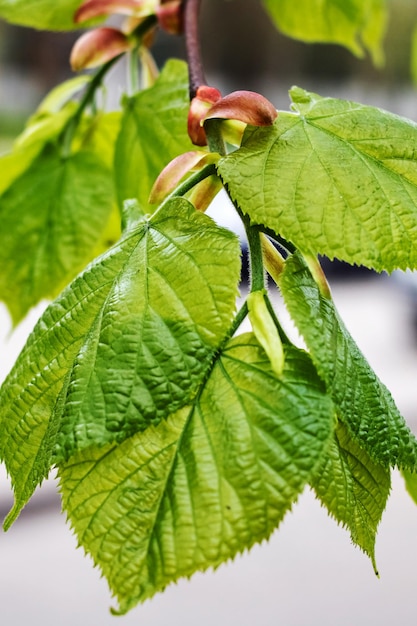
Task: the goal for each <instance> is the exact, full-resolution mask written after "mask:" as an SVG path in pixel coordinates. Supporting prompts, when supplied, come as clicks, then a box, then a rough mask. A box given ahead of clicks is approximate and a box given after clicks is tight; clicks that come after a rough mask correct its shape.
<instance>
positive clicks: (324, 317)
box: [280, 254, 417, 469]
mask: <svg viewBox="0 0 417 626" xmlns="http://www.w3.org/2000/svg"><path fill="white" fill-rule="evenodd" d="M280 288H281V290H282V294H283V296H284V300H285V303H286V305H287V308H288V310H289V312H290V314H291V316H292V318H293V320H294V322H295V323H296V325H297V327H298V329H299V330H300V332H301V334H302V335H303V337H304V340H305V342H306V344H307V347H308V349H309V351H310V353H311V356H312V359H313V362H314V364H315V366H316V368H317V371H318V373H319V375H320V376H321V377H322V379H323V380H324V381H325V382H326V385H327V387H328V390H329V393H330V394H331V396H332V398H333V401H334V402H335V404H336V406H337V407H338V414H339V417H340V419H341V421H342V422H343V423H344V424H345V425H346V426H347V428H348V429H349V432H350V433H351V435H352V436H353V437H354V438H355V439H356V441H357V442H358V443H359V445H360V446H362V447H363V448H365V450H366V452H367V453H368V454H369V456H370V457H371V458H372V459H374V460H375V461H376V462H377V463H378V462H379V463H381V464H383V465H384V466H385V467H388V466H390V465H398V466H399V467H405V468H409V469H413V468H415V467H416V466H417V441H416V439H415V437H414V436H413V434H412V433H411V431H410V429H409V428H408V427H407V425H406V423H405V422H404V419H403V417H402V416H401V415H400V413H399V412H398V409H397V407H396V406H395V403H394V401H393V399H392V397H391V394H390V393H389V391H388V390H387V389H386V387H385V386H384V385H383V384H382V383H381V381H380V380H379V379H378V378H377V376H376V374H375V373H374V371H373V370H372V368H371V367H370V365H369V364H368V362H367V361H366V359H365V357H364V356H363V355H362V353H361V352H360V350H359V348H358V347H357V345H356V344H355V342H354V341H353V339H352V337H351V336H350V334H349V332H348V331H347V329H346V327H345V326H344V324H343V322H342V320H341V319H340V317H339V314H338V311H337V309H336V307H335V305H334V303H333V301H332V299H331V297H330V295H326V294H323V293H321V291H320V288H319V285H318V284H316V282H315V281H314V279H313V277H312V275H311V273H310V271H309V269H308V267H307V265H306V263H305V261H304V259H303V258H302V256H301V255H300V254H295V255H293V256H291V257H289V258H288V259H287V261H286V263H285V268H284V271H283V272H282V275H281V279H280Z"/></svg>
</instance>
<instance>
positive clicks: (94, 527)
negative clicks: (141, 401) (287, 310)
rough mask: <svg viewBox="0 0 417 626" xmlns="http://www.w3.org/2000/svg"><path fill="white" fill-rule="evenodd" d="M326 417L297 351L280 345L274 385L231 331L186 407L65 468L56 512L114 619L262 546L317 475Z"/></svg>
mask: <svg viewBox="0 0 417 626" xmlns="http://www.w3.org/2000/svg"><path fill="white" fill-rule="evenodd" d="M333 411H334V408H333V405H332V403H331V401H330V400H329V398H328V397H327V396H326V394H325V392H324V389H323V385H322V383H321V381H320V380H319V378H318V377H317V374H316V372H315V370H314V368H313V367H312V365H311V362H310V360H309V358H308V357H307V355H305V354H304V353H302V352H300V351H298V350H295V349H293V348H290V349H289V350H288V351H287V354H286V359H285V368H284V371H283V374H282V378H281V379H280V380H278V379H277V377H276V376H275V374H274V372H273V371H272V369H271V365H270V362H269V359H268V358H267V356H266V355H265V352H264V351H263V350H262V349H261V348H260V346H259V344H258V343H257V341H256V339H255V338H254V336H253V335H251V334H248V335H241V336H239V337H237V338H235V339H233V340H231V342H230V343H229V345H228V346H227V347H226V349H225V350H224V351H223V353H222V354H221V355H220V356H219V357H218V360H217V362H216V363H215V365H214V367H213V369H212V371H211V374H210V376H209V377H208V379H206V380H205V381H204V382H203V384H202V386H201V388H200V390H199V393H198V394H197V395H196V397H195V398H194V400H193V402H192V403H191V404H190V405H189V406H185V407H183V408H182V409H180V410H179V411H177V412H176V413H174V414H173V415H171V416H170V417H169V418H168V419H166V420H164V421H163V422H161V423H160V424H159V426H157V427H155V428H153V427H150V428H148V429H147V430H146V431H144V432H143V433H138V434H136V435H134V436H133V437H131V438H129V439H128V440H126V441H125V442H124V443H122V444H121V445H119V446H106V447H104V448H98V447H96V446H94V447H91V448H89V449H87V450H84V451H83V452H81V453H77V454H76V455H74V456H73V457H71V458H70V459H69V460H68V462H66V463H63V464H62V465H61V467H60V469H59V475H60V482H61V491H62V497H63V504H64V509H65V510H66V512H67V514H68V517H69V520H70V522H71V524H72V526H73V528H74V530H75V532H76V534H77V536H78V539H79V542H80V544H81V545H82V546H83V547H84V549H85V550H86V552H88V553H89V554H91V555H92V557H93V559H94V561H95V563H96V564H97V565H98V566H99V567H100V569H101V570H102V572H103V574H104V575H105V577H106V578H107V580H108V582H109V585H110V588H111V590H112V592H113V593H114V594H115V595H116V597H117V599H118V601H119V605H120V609H119V612H120V613H125V612H127V611H128V610H129V609H131V608H132V607H134V606H135V605H136V604H137V603H138V602H141V601H143V600H145V599H146V598H149V597H151V596H152V595H153V594H155V593H156V592H157V591H161V590H163V589H164V588H165V587H166V585H167V584H169V583H171V582H173V581H175V580H177V579H178V578H180V577H184V576H191V575H192V574H193V573H194V572H195V571H197V570H205V569H207V568H208V567H217V566H218V565H219V564H220V563H222V562H223V561H225V560H227V559H230V558H233V557H234V556H235V555H236V554H237V553H239V552H242V551H243V550H245V549H247V548H249V547H251V546H252V545H253V544H254V543H256V542H260V541H262V540H263V539H266V538H268V537H269V536H270V534H271V533H272V531H273V530H274V529H275V528H276V527H277V526H278V524H279V523H280V521H281V520H282V518H283V517H284V515H285V513H286V512H287V511H288V510H289V509H290V508H291V506H292V504H293V503H294V501H295V500H296V499H297V497H298V495H299V494H300V493H301V491H302V490H303V488H304V486H305V484H306V482H307V481H308V480H309V478H310V477H311V475H312V473H313V472H314V469H315V468H316V467H317V464H318V463H319V461H320V459H321V457H322V454H323V452H324V451H325V449H326V447H327V445H328V442H329V440H330V437H331V435H332V431H333V425H334V413H333Z"/></svg>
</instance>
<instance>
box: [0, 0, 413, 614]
mask: <svg viewBox="0 0 417 626" xmlns="http://www.w3.org/2000/svg"><path fill="white" fill-rule="evenodd" d="M264 3H265V6H266V7H267V9H268V10H269V12H270V13H271V15H272V17H273V19H274V20H275V21H276V22H277V24H278V26H279V27H280V28H281V29H282V30H283V31H284V32H287V33H288V34H290V35H292V36H299V37H301V38H303V39H304V40H307V41H310V40H315V41H317V40H327V41H335V42H338V43H341V44H343V45H346V46H348V47H350V48H351V49H352V51H353V52H354V53H356V54H362V52H363V48H365V49H367V50H369V51H370V52H371V53H372V54H373V56H374V59H375V60H376V61H379V60H380V59H381V50H380V40H381V34H382V31H383V27H384V23H385V19H386V11H385V4H384V2H383V1H382V0H380V1H377V0H369V1H367V2H363V1H361V2H359V0H349V1H346V2H343V3H341V2H337V1H336V0H333V1H330V0H329V2H328V3H322V2H302V3H301V5H302V9H303V10H302V11H301V9H300V10H298V9H297V10H295V9H294V5H293V3H289V2H286V1H284V0H275V1H273V0H265V2H264ZM78 4H79V2H74V1H73V2H65V3H61V4H60V7H59V8H58V7H56V5H55V4H54V7H55V8H54V7H53V6H52V3H51V2H50V0H44V1H43V2H37V3H36V6H35V3H31V4H30V5H29V7H28V3H27V2H25V3H24V4H23V3H21V2H19V1H16V0H14V1H13V2H9V1H8V0H0V15H1V16H3V17H5V18H6V19H10V20H12V21H17V22H20V23H24V24H30V25H33V26H36V27H46V28H69V27H70V16H71V15H72V12H73V11H74V10H75V8H77V5H78ZM32 5H33V6H32ZM24 7H25V10H24ZM301 14H302V15H303V23H302V24H301V22H300V15H301ZM105 69H106V68H105ZM99 72H103V70H99ZM98 78H101V74H100V73H99V74H97V75H96V76H95V77H90V76H88V77H82V78H79V79H75V80H74V81H69V82H68V83H65V84H64V85H62V86H60V87H59V88H57V89H56V90H54V91H53V92H52V94H50V95H49V96H48V97H47V98H46V100H45V101H44V102H43V103H42V104H41V106H40V107H39V109H38V111H37V112H36V113H35V115H34V116H33V117H32V118H31V119H30V120H29V122H28V124H27V127H26V129H25V131H24V132H23V134H22V135H21V136H20V137H19V138H18V139H17V140H16V143H15V145H14V147H13V150H12V151H11V152H10V153H9V154H7V155H5V156H3V157H1V159H0V161H1V163H0V167H1V172H2V176H1V179H0V218H1V220H2V225H3V226H2V229H1V231H0V265H1V268H2V271H1V273H0V299H1V300H2V301H4V302H5V303H6V304H7V306H8V308H9V311H10V313H11V316H12V318H13V320H14V322H15V323H18V322H19V321H20V320H21V319H22V318H23V317H24V316H25V315H26V313H27V312H28V310H29V309H30V308H31V307H32V306H33V305H34V304H36V303H37V302H39V301H40V300H41V299H51V300H52V302H51V303H50V305H49V306H48V308H47V309H46V310H45V312H44V314H43V315H42V317H41V318H40V320H39V321H38V323H37V325H36V326H35V328H34V330H33V332H32V334H31V335H30V337H29V339H28V341H27V343H26V345H25V347H24V348H23V350H22V352H21V354H20V356H19V357H18V359H17V361H16V363H15V365H14V367H13V368H12V370H11V372H10V374H9V375H8V377H7V379H6V380H5V381H4V383H3V385H2V387H1V389H0V459H1V461H2V462H3V463H4V464H5V466H6V468H7V471H8V473H9V475H10V477H11V482H12V486H13V490H14V493H15V503H14V507H13V509H12V510H11V512H10V513H9V515H8V517H7V518H6V520H5V528H8V527H9V526H10V525H11V524H12V523H13V521H14V520H15V519H16V517H17V516H18V514H19V512H20V511H21V509H22V508H23V507H24V506H25V504H26V503H27V501H28V500H29V498H30V497H31V496H32V494H33V492H34V490H35V489H36V487H37V486H38V485H39V484H41V482H42V481H43V480H44V479H45V478H47V476H48V475H49V473H50V471H51V468H57V471H58V476H59V482H60V490H61V494H62V501H63V508H64V510H65V511H66V514H67V516H68V519H69V523H70V525H71V526H72V528H73V529H74V532H75V533H76V535H77V537H78V539H79V543H80V545H82V546H83V547H84V549H85V551H86V552H87V553H89V554H90V555H91V556H92V557H93V560H94V562H95V563H96V564H97V565H98V566H99V567H100V569H101V571H102V572H103V574H104V575H105V576H106V578H107V580H108V582H109V586H110V589H111V591H112V593H113V594H114V595H115V596H116V598H117V600H118V603H119V609H118V611H119V612H121V613H125V612H126V611H128V610H130V609H131V608H132V607H133V606H135V605H136V604H137V603H138V602H140V601H143V600H145V599H146V598H149V597H151V596H152V595H153V594H155V593H156V592H158V591H161V590H163V589H164V588H165V587H166V585H168V584H169V583H170V582H173V581H175V580H177V579H178V578H180V577H183V576H190V575H192V574H193V573H194V572H195V571H197V570H205V569H207V568H209V567H217V566H218V565H219V564H220V563H222V562H224V561H225V560H227V559H230V558H233V557H234V556H235V555H236V554H238V553H240V552H242V551H243V550H245V549H247V548H250V547H251V546H252V545H253V544H254V543H256V542H261V541H263V540H265V539H267V538H268V537H269V536H270V535H271V533H272V532H273V531H274V530H275V529H276V528H277V527H278V526H279V524H280V522H281V520H282V519H283V517H284V516H285V514H286V512H287V511H289V510H290V509H291V507H292V505H293V504H294V503H295V502H296V500H297V498H298V496H299V495H300V494H301V493H302V491H303V490H304V489H305V488H307V487H310V488H311V489H313V490H314V492H315V493H316V495H317V497H318V498H319V499H320V501H321V502H322V503H323V505H324V506H325V507H326V508H327V510H328V511H329V513H330V515H332V516H333V517H334V518H335V519H336V521H337V522H338V523H340V524H342V525H343V526H345V527H346V528H347V529H348V531H349V533H350V535H351V538H352V540H353V542H354V543H355V544H356V545H358V546H359V548H360V549H362V550H363V551H364V552H365V553H366V554H367V555H368V556H369V557H370V559H371V561H372V563H373V566H374V569H375V571H376V560H375V538H376V532H377V528H378V524H379V522H380V519H381V516H382V514H383V511H384V509H385V505H386V501H387V498H388V495H389V492H390V472H391V469H392V468H393V467H398V468H400V469H401V470H402V471H403V472H404V476H405V478H406V484H407V486H408V488H409V491H410V494H411V495H412V497H414V499H415V492H416V485H415V483H416V478H415V476H416V462H417V440H416V439H415V437H414V435H413V434H412V433H411V431H410V429H409V428H408V426H407V425H406V423H405V421H404V419H403V417H402V416H401V415H400V413H399V412H398V409H397V408H396V406H395V403H394V401H393V399H392V397H391V395H390V393H389V391H388V390H387V389H386V388H385V386H384V385H383V384H382V382H381V381H379V379H378V378H377V376H376V375H375V373H374V372H373V371H372V369H371V367H370V366H369V364H368V363H367V361H366V359H365V358H364V356H363V355H362V353H361V352H360V350H359V348H358V347H357V345H356V344H355V342H354V340H353V338H352V337H351V336H350V334H349V332H348V330H347V329H346V327H345V326H344V324H343V321H342V320H341V318H340V316H339V314H338V311H337V309H336V307H335V304H334V302H333V300H332V296H331V291H330V288H329V286H328V284H327V281H326V278H325V276H324V274H323V272H322V270H321V267H320V265H319V262H318V260H317V256H318V255H326V256H327V257H329V258H338V259H341V260H344V261H347V262H349V263H352V264H361V265H364V266H366V267H370V268H373V269H375V270H377V271H383V270H385V271H392V270H394V269H396V268H402V269H405V268H407V267H410V268H416V267H417V256H416V250H417V211H416V208H415V207H416V203H417V177H416V172H417V168H416V164H417V153H416V149H415V146H416V145H417V127H416V125H415V124H414V123H412V122H411V121H409V120H406V119H403V118H399V117H397V116H395V115H392V114H390V113H387V112H385V111H382V110H380V109H377V108H374V107H369V106H364V105H361V104H358V103H353V102H349V101H344V100H338V99H335V98H322V97H320V96H319V95H317V94H312V93H308V92H306V91H305V90H303V89H301V88H293V89H292V90H291V92H290V97H291V102H292V104H291V108H290V110H289V111H281V112H279V114H278V118H277V120H276V121H275V122H274V123H273V124H271V125H269V126H265V127H255V126H247V127H246V129H245V131H244V134H243V136H242V137H240V130H241V126H240V125H239V124H234V123H233V121H232V123H230V120H226V121H220V122H219V121H218V120H214V121H213V120H210V122H209V123H208V124H207V125H206V127H205V130H206V133H207V134H208V136H209V139H211V145H216V146H217V148H218V151H219V154H214V155H210V158H209V152H208V149H206V148H202V149H201V150H200V152H199V153H198V154H197V157H196V155H195V153H194V152H193V154H192V155H191V157H189V153H190V151H191V150H193V151H195V147H194V146H193V145H192V144H191V141H190V139H189V137H188V134H187V114H188V110H189V85H188V76H187V68H186V65H185V64H184V63H182V62H179V61H173V60H171V61H169V62H168V63H167V64H166V66H165V67H164V69H163V71H162V72H161V74H160V76H159V77H158V79H157V80H156V82H155V83H154V84H153V85H151V86H149V87H148V88H146V89H143V90H141V91H139V92H137V93H136V92H135V93H134V94H133V95H131V96H127V95H125V96H124V97H123V100H122V105H121V110H120V111H117V112H113V113H108V112H103V111H100V110H97V107H96V106H95V101H94V99H95V96H96V91H97V89H98V86H99V82H100V81H99V80H98ZM80 89H84V90H85V92H84V93H85V95H84V97H83V98H81V100H77V99H76V97H75V96H76V94H77V93H78V91H79V90H80ZM210 134H211V137H210ZM236 136H238V137H239V139H238V141H237V142H236V143H237V145H236V143H235V145H232V142H233V141H234V139H235V138H236ZM231 137H232V139H230V138H231ZM229 140H230V141H229ZM240 140H241V142H240ZM209 144H210V141H209ZM189 162H192V163H193V166H192V167H191V170H192V171H191V170H187V169H185V170H184V171H183V170H182V169H181V168H182V167H183V164H184V163H189ZM172 163H174V165H172ZM207 163H208V165H207ZM169 164H171V165H169ZM178 164H179V165H178ZM196 164H197V165H196ZM166 166H168V169H167V170H164V168H166ZM193 167H194V170H196V171H194V170H193ZM178 168H180V173H178ZM161 171H165V172H167V171H168V172H169V175H168V179H169V177H170V176H171V177H172V178H173V179H175V184H174V185H173V188H172V184H171V183H172V179H170V180H168V183H167V189H168V188H169V190H168V192H167V193H166V194H165V195H166V197H165V198H164V197H163V196H164V184H165V183H161V185H160V187H159V189H162V198H163V199H162V201H161V202H160V203H159V204H158V205H157V206H154V205H153V204H152V203H151V202H150V200H149V197H150V192H151V190H152V187H153V185H154V182H155V180H156V179H157V178H158V176H159V175H160V173H161ZM165 176H167V175H166V174H165ZM158 180H162V181H164V174H163V173H162V179H158ZM221 186H223V187H224V188H225V189H226V191H227V192H228V194H229V196H230V198H231V200H232V202H233V204H234V206H235V209H236V213H237V215H238V216H239V217H240V218H241V219H242V222H243V224H244V226H245V228H246V232H247V236H248V241H249V253H250V262H251V273H252V277H251V284H250V286H249V290H248V292H247V290H246V289H245V288H243V289H241V291H242V293H241V294H239V281H240V273H241V249H240V244H239V241H238V238H237V237H236V236H235V235H234V234H233V233H231V232H230V231H229V230H226V229H224V228H221V227H219V226H218V225H217V224H216V223H215V222H214V221H213V220H212V219H211V218H210V217H208V216H207V215H205V213H204V210H205V208H206V206H207V204H209V203H210V201H211V199H212V197H213V196H214V195H215V193H217V191H218V189H219V187H221ZM151 198H152V196H151ZM266 274H268V277H269V279H270V280H271V281H273V282H274V283H275V284H276V286H277V287H278V288H279V290H280V292H281V294H282V296H283V299H284V302H285V305H286V307H287V309H288V311H289V313H290V315H291V317H292V319H293V321H294V323H295V325H296V326H297V328H298V330H299V332H300V334H301V335H302V337H303V339H304V342H305V348H304V349H300V348H299V347H297V346H295V345H293V343H292V342H291V341H290V340H289V339H288V337H287V336H286V334H285V332H284V330H283V328H282V326H281V324H280V320H279V319H278V316H277V312H276V311H275V310H274V306H273V303H272V301H271V298H270V292H269V291H268V287H267V281H266V280H265V276H266ZM239 307H240V308H239ZM246 317H248V319H249V322H250V326H251V330H250V331H249V332H245V333H242V332H241V328H240V327H241V324H242V322H243V321H244V320H245V318H246Z"/></svg>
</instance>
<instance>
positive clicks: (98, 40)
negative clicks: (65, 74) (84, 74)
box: [70, 28, 131, 71]
mask: <svg viewBox="0 0 417 626" xmlns="http://www.w3.org/2000/svg"><path fill="white" fill-rule="evenodd" d="M130 47H131V43H130V41H129V39H128V38H127V37H126V35H124V34H123V33H122V32H120V30H117V29H115V28H97V29H96V30H92V31H90V32H88V33H84V35H81V37H80V38H79V39H77V41H76V42H75V44H74V47H73V49H72V51H71V56H70V63H71V67H72V69H73V70H74V71H78V70H85V69H87V68H90V67H97V66H98V65H103V63H106V62H107V61H110V60H111V59H113V58H114V57H116V56H118V55H119V54H122V53H123V52H126V51H127V50H129V49H130Z"/></svg>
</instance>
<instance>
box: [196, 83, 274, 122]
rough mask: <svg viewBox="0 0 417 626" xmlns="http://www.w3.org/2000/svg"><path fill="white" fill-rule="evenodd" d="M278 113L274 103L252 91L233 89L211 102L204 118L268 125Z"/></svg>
mask: <svg viewBox="0 0 417 626" xmlns="http://www.w3.org/2000/svg"><path fill="white" fill-rule="evenodd" d="M277 115H278V113H277V110H276V108H275V107H274V105H273V104H272V103H271V102H270V101H269V100H267V99H266V98H265V97H264V96H261V94H259V93H256V92H254V91H233V93H231V94H229V95H228V96H225V97H224V98H221V99H220V100H218V101H217V102H215V103H214V104H213V106H212V107H211V108H210V109H209V111H208V112H207V115H206V116H205V118H204V120H203V121H205V120H209V119H229V120H239V121H240V122H244V123H245V124H251V125H252V126H270V125H271V124H273V123H274V121H275V120H276V117H277Z"/></svg>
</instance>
